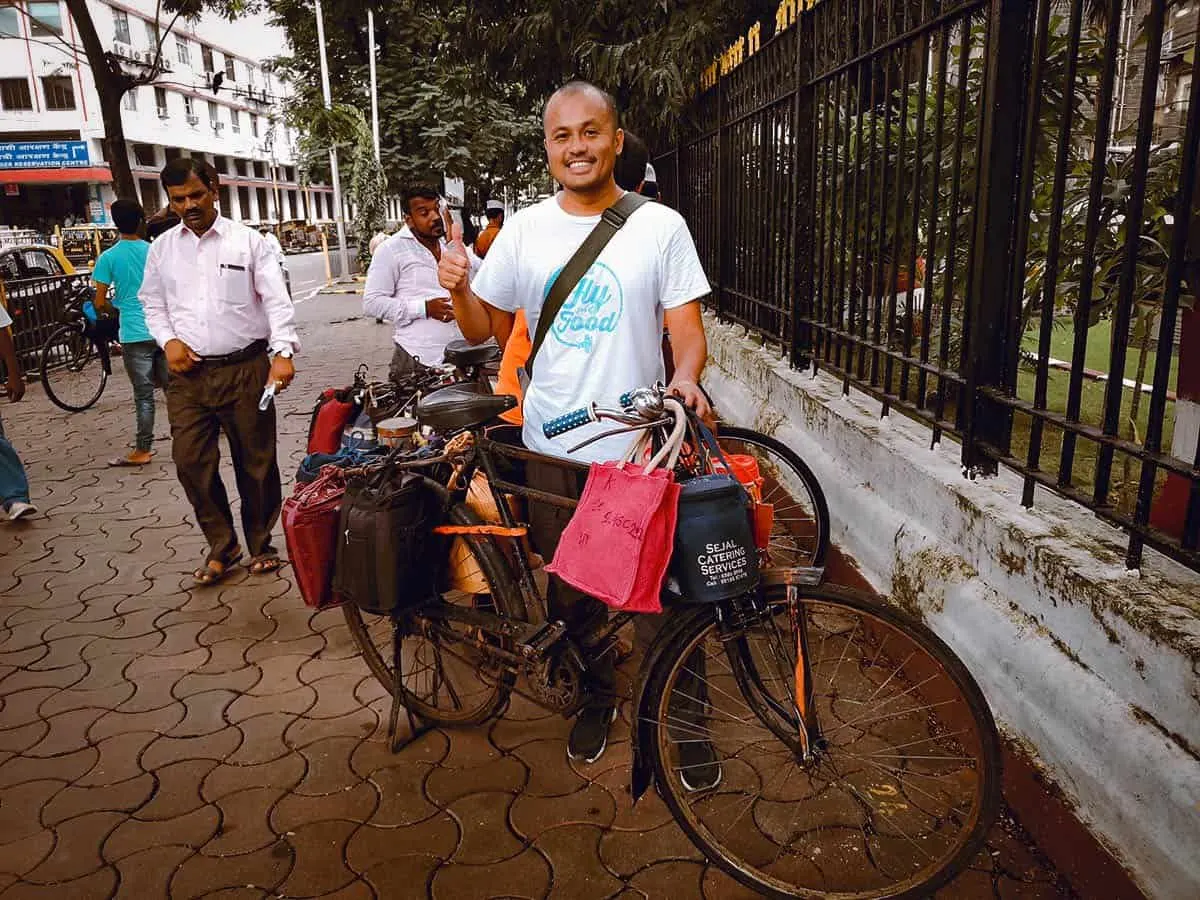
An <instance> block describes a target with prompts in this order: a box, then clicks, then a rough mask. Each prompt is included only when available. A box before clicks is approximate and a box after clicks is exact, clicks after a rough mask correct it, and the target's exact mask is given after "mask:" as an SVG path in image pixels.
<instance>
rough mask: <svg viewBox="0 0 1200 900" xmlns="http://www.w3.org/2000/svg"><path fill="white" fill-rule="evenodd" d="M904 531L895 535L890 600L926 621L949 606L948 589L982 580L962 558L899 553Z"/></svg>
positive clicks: (929, 551)
mask: <svg viewBox="0 0 1200 900" xmlns="http://www.w3.org/2000/svg"><path fill="white" fill-rule="evenodd" d="M902 534H903V529H901V531H900V533H899V534H897V535H896V543H897V547H896V562H895V564H894V566H893V567H892V591H891V599H892V602H894V603H895V604H896V605H897V606H899V607H900V608H901V609H903V610H904V611H905V612H907V613H909V614H910V615H913V616H916V617H917V618H919V619H924V618H925V615H926V613H935V614H936V613H940V612H941V611H942V610H943V609H944V608H945V606H946V588H947V587H949V586H951V585H954V584H962V583H963V582H966V581H970V580H971V579H972V578H978V577H979V571H978V570H977V569H976V568H975V567H974V566H973V565H971V564H970V563H969V562H967V560H965V559H963V558H962V557H961V556H957V555H955V554H951V553H944V552H942V551H941V550H939V549H938V548H937V547H925V548H924V549H922V550H918V551H917V552H916V553H913V554H911V555H907V556H906V555H904V554H903V553H901V552H900V547H899V541H900V537H901V535H902Z"/></svg>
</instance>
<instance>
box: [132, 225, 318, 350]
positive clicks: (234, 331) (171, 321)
mask: <svg viewBox="0 0 1200 900" xmlns="http://www.w3.org/2000/svg"><path fill="white" fill-rule="evenodd" d="M138 298H139V299H140V300H141V301H142V307H143V308H144V309H145V311H146V325H147V327H149V329H150V334H151V335H153V337H154V340H155V342H156V343H157V344H158V345H159V346H160V347H165V346H166V345H167V342H168V341H171V340H174V339H176V338H178V339H179V340H181V341H183V342H184V343H185V344H187V345H188V346H189V347H191V348H192V350H193V351H195V352H196V353H197V354H199V355H200V356H223V355H225V354H227V353H233V352H234V351H236V350H241V349H242V348H243V347H246V346H248V345H250V344H252V343H254V342H255V341H258V340H266V341H267V342H268V344H269V345H270V350H271V352H272V353H274V352H277V351H279V350H284V349H291V351H292V352H293V353H295V352H296V351H297V350H299V349H300V340H299V338H298V337H297V336H296V326H295V323H294V308H293V306H292V301H291V298H290V297H289V296H288V293H287V286H286V285H285V283H284V280H283V270H282V269H280V267H279V261H278V259H277V258H276V255H275V251H274V249H273V248H272V247H271V245H270V244H268V243H267V241H266V240H265V239H264V238H263V236H262V235H261V234H259V233H258V232H257V231H255V230H254V229H252V228H247V227H246V226H245V225H241V224H239V223H237V222H233V221H230V220H229V219H226V218H225V217H223V216H221V215H218V216H217V218H216V221H214V222H213V224H212V227H211V228H210V229H209V230H208V231H206V232H205V233H204V234H203V235H202V236H200V237H196V235H195V233H194V232H193V231H192V230H191V229H190V228H188V227H187V226H186V225H182V224H181V225H177V226H176V227H174V228H172V229H171V230H170V231H168V232H166V233H165V234H163V235H161V236H160V237H159V238H158V239H157V240H156V241H155V242H154V243H153V244H151V245H150V253H149V255H148V256H147V258H146V273H145V276H144V277H143V279H142V289H141V291H139V293H138Z"/></svg>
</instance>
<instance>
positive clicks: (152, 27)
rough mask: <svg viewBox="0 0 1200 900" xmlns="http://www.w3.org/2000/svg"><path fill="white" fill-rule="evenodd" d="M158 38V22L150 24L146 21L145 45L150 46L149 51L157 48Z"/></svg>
mask: <svg viewBox="0 0 1200 900" xmlns="http://www.w3.org/2000/svg"><path fill="white" fill-rule="evenodd" d="M159 37H160V35H159V32H158V22H151V21H149V20H147V22H146V43H147V44H149V45H150V49H151V50H154V49H155V48H156V47H158V39H159Z"/></svg>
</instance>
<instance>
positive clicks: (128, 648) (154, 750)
mask: <svg viewBox="0 0 1200 900" xmlns="http://www.w3.org/2000/svg"><path fill="white" fill-rule="evenodd" d="M298 314H299V318H300V319H301V322H302V337H303V339H304V341H305V351H304V353H303V355H302V356H301V357H299V358H298V360H297V362H298V368H299V373H300V374H299V377H298V379H297V381H296V384H295V386H294V387H293V388H292V389H291V390H290V391H288V392H287V393H285V394H283V395H282V396H281V397H280V398H279V410H280V412H281V413H282V415H281V418H280V442H281V453H280V457H281V463H282V465H283V468H284V470H285V478H287V479H288V480H289V481H290V479H291V474H292V472H294V471H295V466H296V464H297V463H298V462H299V460H300V458H301V456H302V444H303V440H304V435H305V433H306V431H307V426H308V418H309V413H310V410H311V405H312V400H313V397H314V396H315V394H316V393H317V392H318V391H319V390H320V389H321V388H324V387H326V386H330V385H341V384H345V383H347V382H348V381H349V380H350V377H351V375H352V374H353V370H354V367H355V365H356V364H357V363H358V362H359V361H360V360H361V361H364V362H367V363H368V364H370V365H372V366H373V367H376V368H377V369H380V370H382V368H383V367H384V366H385V365H386V362H387V360H388V356H389V350H390V341H389V335H390V329H388V328H386V327H382V326H378V325H377V324H376V323H375V322H374V320H373V319H362V318H357V314H358V301H357V298H354V297H338V296H319V297H317V298H315V299H314V300H312V301H309V302H307V303H304V304H301V305H300V306H299V307H298ZM159 413H160V422H159V425H158V428H157V430H158V433H159V440H158V442H157V443H156V445H155V447H156V450H157V452H158V455H157V456H156V458H155V460H154V461H153V462H152V463H151V464H150V465H149V466H147V467H146V468H145V469H144V470H140V471H136V472H134V471H130V470H124V469H109V468H106V467H105V465H104V460H105V459H106V458H108V457H109V456H111V455H113V454H114V452H116V451H119V450H120V449H122V448H123V447H124V446H125V445H126V442H127V441H128V440H129V437H130V435H131V431H132V424H133V423H132V418H133V414H132V404H131V401H130V391H129V386H128V383H127V382H126V381H125V378H124V376H123V373H122V372H121V371H120V367H119V366H118V367H117V372H116V374H115V375H114V377H113V379H112V380H111V381H110V384H109V387H108V389H107V390H106V392H105V394H104V396H103V398H102V399H101V401H100V403H99V404H98V405H97V406H96V407H95V408H93V409H92V410H89V411H87V412H84V413H79V414H75V415H68V414H65V413H63V412H61V411H59V410H57V409H56V408H55V407H53V406H51V405H50V404H49V402H48V401H47V400H46V399H45V397H44V395H43V393H42V391H41V389H40V388H39V387H38V386H36V385H33V386H31V389H30V391H29V393H28V395H27V399H26V401H25V402H23V403H21V404H20V405H17V406H5V408H4V410H3V415H4V419H5V428H6V430H7V432H8V434H9V435H10V436H11V437H12V439H13V440H14V442H15V443H16V445H17V446H18V448H19V449H20V451H21V453H22V455H23V457H24V458H25V460H26V463H27V465H28V468H29V474H30V480H31V482H32V485H33V496H34V500H35V501H36V502H37V503H38V505H39V506H41V507H42V509H43V510H44V511H45V515H44V516H42V517H39V518H36V519H34V520H32V521H30V522H28V523H27V524H24V525H20V526H3V527H0V554H2V555H0V592H2V596H3V600H2V601H0V897H2V898H3V900H9V898H18V897H27V896H30V897H33V896H38V897H54V898H56V900H87V898H92V897H97V898H100V897H111V896H120V897H136V898H138V900H152V898H159V897H178V898H192V897H201V896H214V897H215V896H221V897H260V896H288V897H312V896H327V897H344V898H359V897H362V898H370V897H386V898H391V897H395V898H408V897H413V898H418V897H427V896H431V897H436V898H452V900H465V898H471V897H495V896H509V897H534V898H542V897H549V896H553V897H564V898H591V897H597V898H599V897H614V896H621V897H628V898H635V897H671V898H673V900H683V898H689V897H701V896H703V897H707V898H733V897H744V896H749V895H748V893H747V892H746V891H744V890H742V889H741V888H740V887H738V886H737V885H736V884H734V883H733V882H732V881H731V880H730V879H729V878H727V877H726V876H724V875H723V874H722V873H721V872H720V871H718V870H717V869H716V868H715V867H713V866H710V865H707V864H706V863H705V862H704V860H703V859H701V858H700V857H699V855H698V854H697V853H696V851H695V850H694V849H693V848H692V846H691V845H690V844H689V843H688V842H687V840H686V839H685V838H684V837H683V835H682V833H681V832H680V831H679V830H678V829H677V828H676V826H675V825H674V823H673V822H672V821H671V819H670V816H669V815H668V813H667V811H666V809H665V807H664V806H663V804H662V803H661V801H659V800H658V799H657V797H655V796H654V795H653V794H652V793H651V794H650V795H649V796H647V797H646V798H644V799H643V800H642V801H641V802H640V803H639V804H638V806H637V807H636V808H633V807H631V804H630V798H629V794H628V791H627V787H626V786H627V782H628V768H627V767H628V760H629V741H628V733H629V732H628V710H627V709H626V710H624V711H623V722H622V723H621V724H620V725H619V726H618V728H617V730H616V731H615V733H614V738H615V740H614V742H613V745H612V747H611V749H610V750H609V752H608V754H607V755H606V756H605V757H604V759H603V761H602V762H601V763H599V764H597V765H595V766H592V767H587V766H576V765H574V764H568V763H567V762H566V760H565V756H564V750H565V738H566V734H567V731H568V723H566V722H564V721H563V720H562V719H561V718H558V717H556V716H547V715H543V714H542V713H541V712H540V711H539V710H536V709H533V708H531V707H530V706H528V704H525V703H523V702H522V701H514V703H513V708H512V709H511V710H510V712H509V715H508V716H507V717H506V718H504V719H501V720H499V721H496V722H494V723H492V724H490V725H489V726H486V727H483V728H479V729H476V730H473V731H455V732H450V731H433V732H431V733H429V734H426V735H425V736H423V737H421V738H420V739H419V740H417V741H416V742H414V743H413V744H411V745H409V746H408V747H407V748H405V749H404V750H403V751H402V752H401V753H399V754H397V755H392V754H391V753H389V752H388V749H387V747H386V745H385V742H384V731H385V727H386V718H387V704H386V697H385V695H384V692H383V690H382V689H381V688H380V687H379V685H378V684H377V683H376V682H375V680H374V679H373V678H372V677H371V676H370V674H369V673H368V671H367V668H366V666H365V664H364V663H363V662H362V661H361V660H360V659H359V658H358V657H357V655H356V654H355V651H354V646H353V643H352V642H351V639H350V635H349V633H348V631H347V630H346V627H345V625H344V624H343V619H342V617H341V613H339V612H337V611H328V612H322V613H313V612H312V611H310V610H308V609H306V608H305V607H304V606H303V604H302V602H301V600H300V597H299V594H298V593H297V591H296V590H295V589H294V587H293V585H292V583H291V581H290V572H289V570H288V569H286V568H285V569H284V570H283V571H282V572H281V573H279V574H277V575H273V576H269V577H265V578H251V577H250V576H249V575H248V574H246V573H245V572H244V571H242V572H239V573H238V574H236V575H235V576H233V577H232V578H231V579H230V580H229V581H228V582H226V583H224V584H222V585H221V586H219V587H216V588H209V589H195V588H193V587H192V586H191V583H190V577H189V573H190V572H191V570H192V569H193V568H194V567H195V566H196V565H197V563H198V561H199V560H200V558H201V556H202V554H203V551H204V545H203V540H202V538H201V537H200V533H199V531H198V530H197V529H196V528H195V527H194V526H193V525H192V524H191V513H190V510H189V509H188V507H187V505H186V503H185V502H183V500H182V492H181V490H180V489H179V486H178V484H177V482H176V480H175V476H174V471H173V467H172V463H171V461H170V450H169V442H168V441H167V440H165V435H166V432H167V425H166V417H165V409H164V407H163V404H162V402H161V400H160V402H159ZM226 477H227V482H226V483H227V484H230V485H232V484H233V481H232V478H231V473H229V472H228V471H227V472H226ZM285 489H287V490H290V487H289V488H285ZM280 543H281V544H282V539H280ZM626 687H628V685H626ZM1068 891H1069V889H1068V888H1067V887H1066V886H1065V885H1064V884H1062V883H1061V879H1059V877H1058V875H1057V874H1056V872H1055V871H1054V870H1053V869H1052V868H1051V867H1050V866H1049V865H1048V864H1047V863H1046V862H1045V860H1044V859H1042V858H1041V857H1040V856H1039V854H1038V851H1037V849H1036V847H1034V846H1033V845H1032V844H1031V843H1030V842H1029V841H1028V839H1027V838H1026V837H1025V836H1024V835H1023V833H1022V832H1021V830H1020V828H1019V826H1017V824H1016V823H1015V822H1013V821H1012V820H1011V819H1006V820H1005V823H1004V825H1003V826H1002V827H998V828H997V829H996V830H995V832H994V833H993V835H992V836H991V839H990V841H989V845H988V849H987V850H986V851H985V852H984V853H981V854H980V856H979V858H978V859H977V860H976V862H975V866H974V868H973V869H972V870H970V871H969V872H967V873H966V874H964V875H963V876H962V877H961V878H960V879H959V880H958V881H957V882H956V883H955V884H954V885H953V886H952V888H950V889H948V890H947V891H945V892H944V896H947V897H955V898H976V897H978V898H983V897H988V898H992V897H997V896H998V897H1002V898H1008V897H1025V898H1042V897H1054V896H1063V895H1064V894H1066V893H1067V892H1068Z"/></svg>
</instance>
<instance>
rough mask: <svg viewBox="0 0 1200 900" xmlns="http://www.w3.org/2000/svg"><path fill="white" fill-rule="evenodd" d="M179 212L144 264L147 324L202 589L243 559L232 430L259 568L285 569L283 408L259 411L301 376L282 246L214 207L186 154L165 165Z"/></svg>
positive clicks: (254, 566) (205, 174) (202, 176)
mask: <svg viewBox="0 0 1200 900" xmlns="http://www.w3.org/2000/svg"><path fill="white" fill-rule="evenodd" d="M162 183H163V187H164V188H166V191H167V195H168V197H169V198H170V204H171V209H172V210H173V211H174V212H175V213H176V214H177V215H179V217H180V218H181V219H182V222H181V223H180V224H179V225H177V226H175V227H174V228H172V229H171V230H170V231H167V232H166V233H165V234H163V235H162V236H161V237H159V238H158V239H157V240H156V241H155V242H154V243H153V244H152V245H151V246H150V253H149V255H148V257H147V259H146V272H145V277H144V278H143V281H142V288H141V292H140V298H141V301H142V305H143V307H144V309H145V313H146V324H147V326H148V327H149V329H150V333H151V334H152V335H153V337H154V340H155V341H157V342H158V345H159V346H160V347H162V348H163V352H164V353H165V354H166V357H167V368H168V369H169V370H170V381H169V383H168V385H167V414H168V416H169V417H170V420H171V453H172V456H173V458H174V460H175V467H176V473H177V476H178V478H179V482H180V484H182V485H183V489H184V492H185V493H186V494H187V498H188V501H189V502H190V503H191V505H192V509H193V511H194V512H195V513H196V519H197V521H198V522H199V524H200V528H201V530H202V531H203V532H204V536H205V539H206V540H207V541H208V545H209V550H208V554H207V556H206V558H205V560H204V564H203V565H202V566H201V567H200V568H199V569H197V570H196V571H195V572H194V573H193V577H194V578H195V580H196V583H197V584H213V583H214V582H217V581H219V580H221V579H222V578H223V577H224V576H225V575H226V574H227V573H228V571H229V568H230V566H232V565H233V563H235V562H237V561H238V560H239V559H241V557H242V548H241V546H240V545H239V544H238V542H237V535H236V533H235V531H234V527H233V514H232V512H231V510H230V507H229V497H228V494H227V493H226V491H225V485H224V483H223V482H222V481H221V476H220V473H219V470H218V467H219V465H220V450H219V447H218V441H219V437H220V435H221V433H222V432H224V434H225V437H226V439H227V440H228V442H229V450H230V456H231V457H232V460H233V468H234V472H235V473H236V476H237V487H238V493H239V495H240V496H241V498H242V530H243V532H244V534H245V538H246V544H247V549H248V550H249V551H250V555H251V558H250V571H251V572H252V573H254V574H263V573H267V572H273V571H275V570H276V569H278V568H279V566H280V565H281V563H280V560H279V555H278V553H277V552H276V551H275V548H274V547H273V546H272V544H271V530H272V529H273V528H274V527H275V522H276V521H277V520H278V518H279V511H280V507H281V505H282V499H283V491H282V486H281V484H280V478H279V464H278V462H277V459H276V447H275V406H274V403H270V404H269V405H268V406H267V408H266V409H265V410H262V411H260V410H259V400H260V398H261V397H262V395H263V390H264V387H266V386H271V387H273V388H274V389H275V390H276V391H282V390H284V389H285V388H287V386H288V385H289V384H290V383H291V381H292V378H293V377H295V369H294V367H293V365H292V355H293V354H294V353H295V352H296V351H297V350H298V349H299V347H300V342H299V340H298V338H297V337H296V328H295V324H294V322H293V306H292V302H291V300H290V299H289V297H288V294H287V289H286V287H285V286H284V281H283V272H282V271H281V270H280V267H279V262H278V260H277V258H276V256H275V252H274V249H273V248H272V247H271V246H270V245H269V244H268V243H267V241H265V240H264V239H263V237H262V235H260V234H259V233H258V232H256V231H254V230H253V229H251V228H247V227H246V226H245V225H241V224H239V223H237V222H233V221H230V220H229V219H226V218H225V217H223V216H221V215H220V214H219V213H218V212H217V210H216V201H217V189H218V186H219V176H218V175H217V172H216V170H215V169H214V168H213V167H212V166H210V165H209V164H208V163H206V162H204V161H202V160H196V159H191V158H188V157H182V158H179V159H174V160H171V161H170V162H168V163H167V165H166V166H165V167H164V168H163V170H162Z"/></svg>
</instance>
